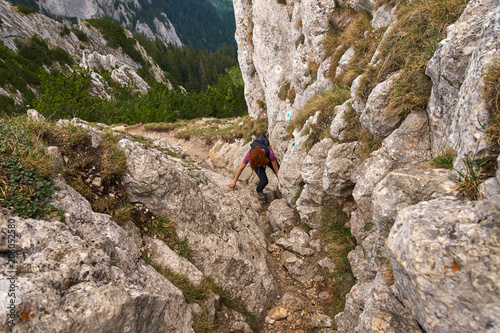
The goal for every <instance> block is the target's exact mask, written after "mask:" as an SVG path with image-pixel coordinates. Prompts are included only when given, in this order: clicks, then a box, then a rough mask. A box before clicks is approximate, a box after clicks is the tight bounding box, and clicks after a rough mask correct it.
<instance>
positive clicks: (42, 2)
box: [36, 0, 183, 46]
mask: <svg viewBox="0 0 500 333" xmlns="http://www.w3.org/2000/svg"><path fill="white" fill-rule="evenodd" d="M36 2H37V3H38V5H39V6H40V9H42V10H43V11H45V12H46V13H48V14H49V15H53V16H55V17H64V18H71V17H74V18H76V19H78V20H83V19H88V18H99V17H110V18H112V19H113V20H114V21H117V22H122V23H123V25H124V26H127V27H130V26H135V31H136V32H139V33H143V34H145V35H146V36H147V37H148V38H149V39H150V40H154V39H155V38H156V37H159V38H160V40H162V41H163V42H164V43H165V45H167V44H168V43H172V44H174V45H177V46H182V45H183V44H182V42H181V40H180V39H179V36H177V33H176V32H175V28H174V26H173V25H172V23H171V22H170V20H169V19H168V17H167V15H166V14H165V13H158V16H157V17H154V18H152V23H150V25H149V24H148V23H144V22H140V21H137V22H134V21H133V20H134V18H135V16H136V13H137V11H138V10H139V9H142V7H141V5H143V4H141V3H140V2H138V1H133V0H120V1H114V0H91V1H78V0H64V1H63V0H37V1H36ZM153 31H155V32H156V33H154V32H153Z"/></svg>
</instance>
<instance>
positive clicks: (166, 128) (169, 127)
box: [144, 123, 176, 132]
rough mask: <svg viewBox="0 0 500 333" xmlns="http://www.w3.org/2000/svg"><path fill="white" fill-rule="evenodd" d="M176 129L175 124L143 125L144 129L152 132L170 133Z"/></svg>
mask: <svg viewBox="0 0 500 333" xmlns="http://www.w3.org/2000/svg"><path fill="white" fill-rule="evenodd" d="M175 128H176V125H175V123H151V124H144V129H145V130H148V131H154V132H170V131H173V130H174V129H175Z"/></svg>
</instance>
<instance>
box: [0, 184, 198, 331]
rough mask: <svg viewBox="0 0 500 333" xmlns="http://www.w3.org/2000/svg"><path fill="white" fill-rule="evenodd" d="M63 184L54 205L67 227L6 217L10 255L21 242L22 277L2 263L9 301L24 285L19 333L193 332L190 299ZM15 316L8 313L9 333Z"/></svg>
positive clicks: (4, 241) (1, 222) (2, 242)
mask: <svg viewBox="0 0 500 333" xmlns="http://www.w3.org/2000/svg"><path fill="white" fill-rule="evenodd" d="M57 185H58V187H59V190H58V191H57V192H56V193H55V195H54V197H53V199H52V202H53V204H54V205H55V206H56V207H57V208H58V209H61V210H63V211H64V212H65V223H61V222H48V221H43V220H32V219H22V218H18V217H10V216H9V215H4V214H3V213H2V214H0V230H1V234H2V236H1V237H0V251H1V252H2V253H7V252H9V239H10V238H8V237H7V235H8V234H9V231H12V230H14V231H15V235H16V242H15V243H16V250H17V255H16V257H15V260H16V261H15V263H14V270H13V269H12V267H11V269H9V267H10V266H9V265H8V262H7V258H6V257H4V256H2V257H1V259H0V260H1V263H2V265H1V267H2V271H1V272H0V275H1V276H2V279H1V280H0V281H1V284H2V288H1V295H2V299H7V290H8V289H9V288H8V285H9V283H10V282H9V280H8V279H9V278H10V279H11V280H14V282H15V285H16V287H14V292H15V299H16V301H15V306H16V310H17V315H16V317H15V318H14V319H15V320H13V322H14V326H13V329H14V330H18V331H23V332H34V331H37V330H41V331H52V332H69V331H85V332H116V331H130V332H148V331H155V330H158V329H160V330H162V331H165V332H193V330H192V328H191V326H192V321H193V317H192V313H191V308H190V307H189V306H188V304H187V303H186V302H185V300H184V296H183V294H182V292H181V291H180V290H179V289H177V288H176V287H175V286H173V285H172V284H171V283H170V282H169V281H168V280H167V279H166V278H164V277H163V276H162V275H160V274H159V273H157V272H156V271H155V270H154V269H153V268H152V267H151V266H149V265H146V264H145V262H144V261H142V260H141V259H140V258H139V257H140V252H139V249H138V247H137V245H136V244H135V243H134V241H133V238H132V237H130V235H129V234H127V232H125V231H124V229H122V228H121V227H119V226H118V225H117V224H116V223H115V222H114V221H113V220H112V219H111V217H110V216H108V215H105V214H98V213H95V212H93V211H92V209H91V207H90V204H89V202H88V201H87V200H85V199H84V198H83V197H82V196H81V195H80V194H78V193H77V192H76V191H74V190H73V189H72V188H71V187H69V186H68V185H66V184H64V183H62V182H57ZM11 282H12V281H11ZM5 287H6V288H5ZM8 315H9V309H7V307H6V306H5V307H2V309H0V318H1V323H0V325H1V326H0V327H1V329H2V331H5V332H7V331H10V330H11V328H10V327H9V325H8V323H7V319H8V318H10V317H8ZM17 316H20V317H17ZM18 318H21V319H22V320H19V319H18ZM35 328H36V329H35Z"/></svg>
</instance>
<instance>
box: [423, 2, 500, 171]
mask: <svg viewBox="0 0 500 333" xmlns="http://www.w3.org/2000/svg"><path fill="white" fill-rule="evenodd" d="M499 6H500V4H499V2H498V1H496V0H488V1H471V2H470V3H469V5H468V6H467V10H466V11H465V12H464V13H463V15H462V16H461V17H460V19H459V20H458V21H457V22H456V23H455V24H453V25H451V26H450V27H449V28H448V34H447V38H446V39H445V40H443V41H442V42H441V43H440V44H439V46H438V49H437V51H436V53H435V54H434V56H433V58H432V59H431V60H430V61H429V64H428V65H427V70H426V73H427V75H429V76H430V77H431V79H432V82H433V87H432V94H431V98H430V101H429V106H428V116H429V125H430V129H431V142H432V149H433V151H434V152H435V154H437V153H439V152H440V151H442V150H445V149H447V148H451V149H453V150H455V151H456V153H455V167H456V168H458V169H462V167H463V161H462V159H463V158H464V157H466V156H470V157H471V158H473V159H476V158H482V156H483V154H484V151H485V149H486V145H487V144H486V141H485V140H484V136H485V134H484V130H483V128H484V126H485V124H487V123H488V111H487V109H486V104H485V102H484V100H483V99H482V97H481V94H482V90H483V87H484V81H483V79H482V77H483V75H484V73H485V72H486V70H487V69H488V67H489V66H491V64H492V63H493V61H495V59H498V34H499V31H500V25H499V24H498V18H499V16H500V11H499V9H498V8H499Z"/></svg>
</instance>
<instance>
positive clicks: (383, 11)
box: [371, 4, 396, 29]
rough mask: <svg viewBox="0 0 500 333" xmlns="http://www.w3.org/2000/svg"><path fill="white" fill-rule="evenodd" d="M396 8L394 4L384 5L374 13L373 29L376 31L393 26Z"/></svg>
mask: <svg viewBox="0 0 500 333" xmlns="http://www.w3.org/2000/svg"><path fill="white" fill-rule="evenodd" d="M395 10H396V6H394V5H392V4H383V5H382V6H380V7H378V8H377V9H376V10H375V12H374V13H373V18H372V22H371V24H372V27H373V28H375V29H380V28H385V27H387V26H389V24H391V22H392V20H393V19H394V11H395Z"/></svg>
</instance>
